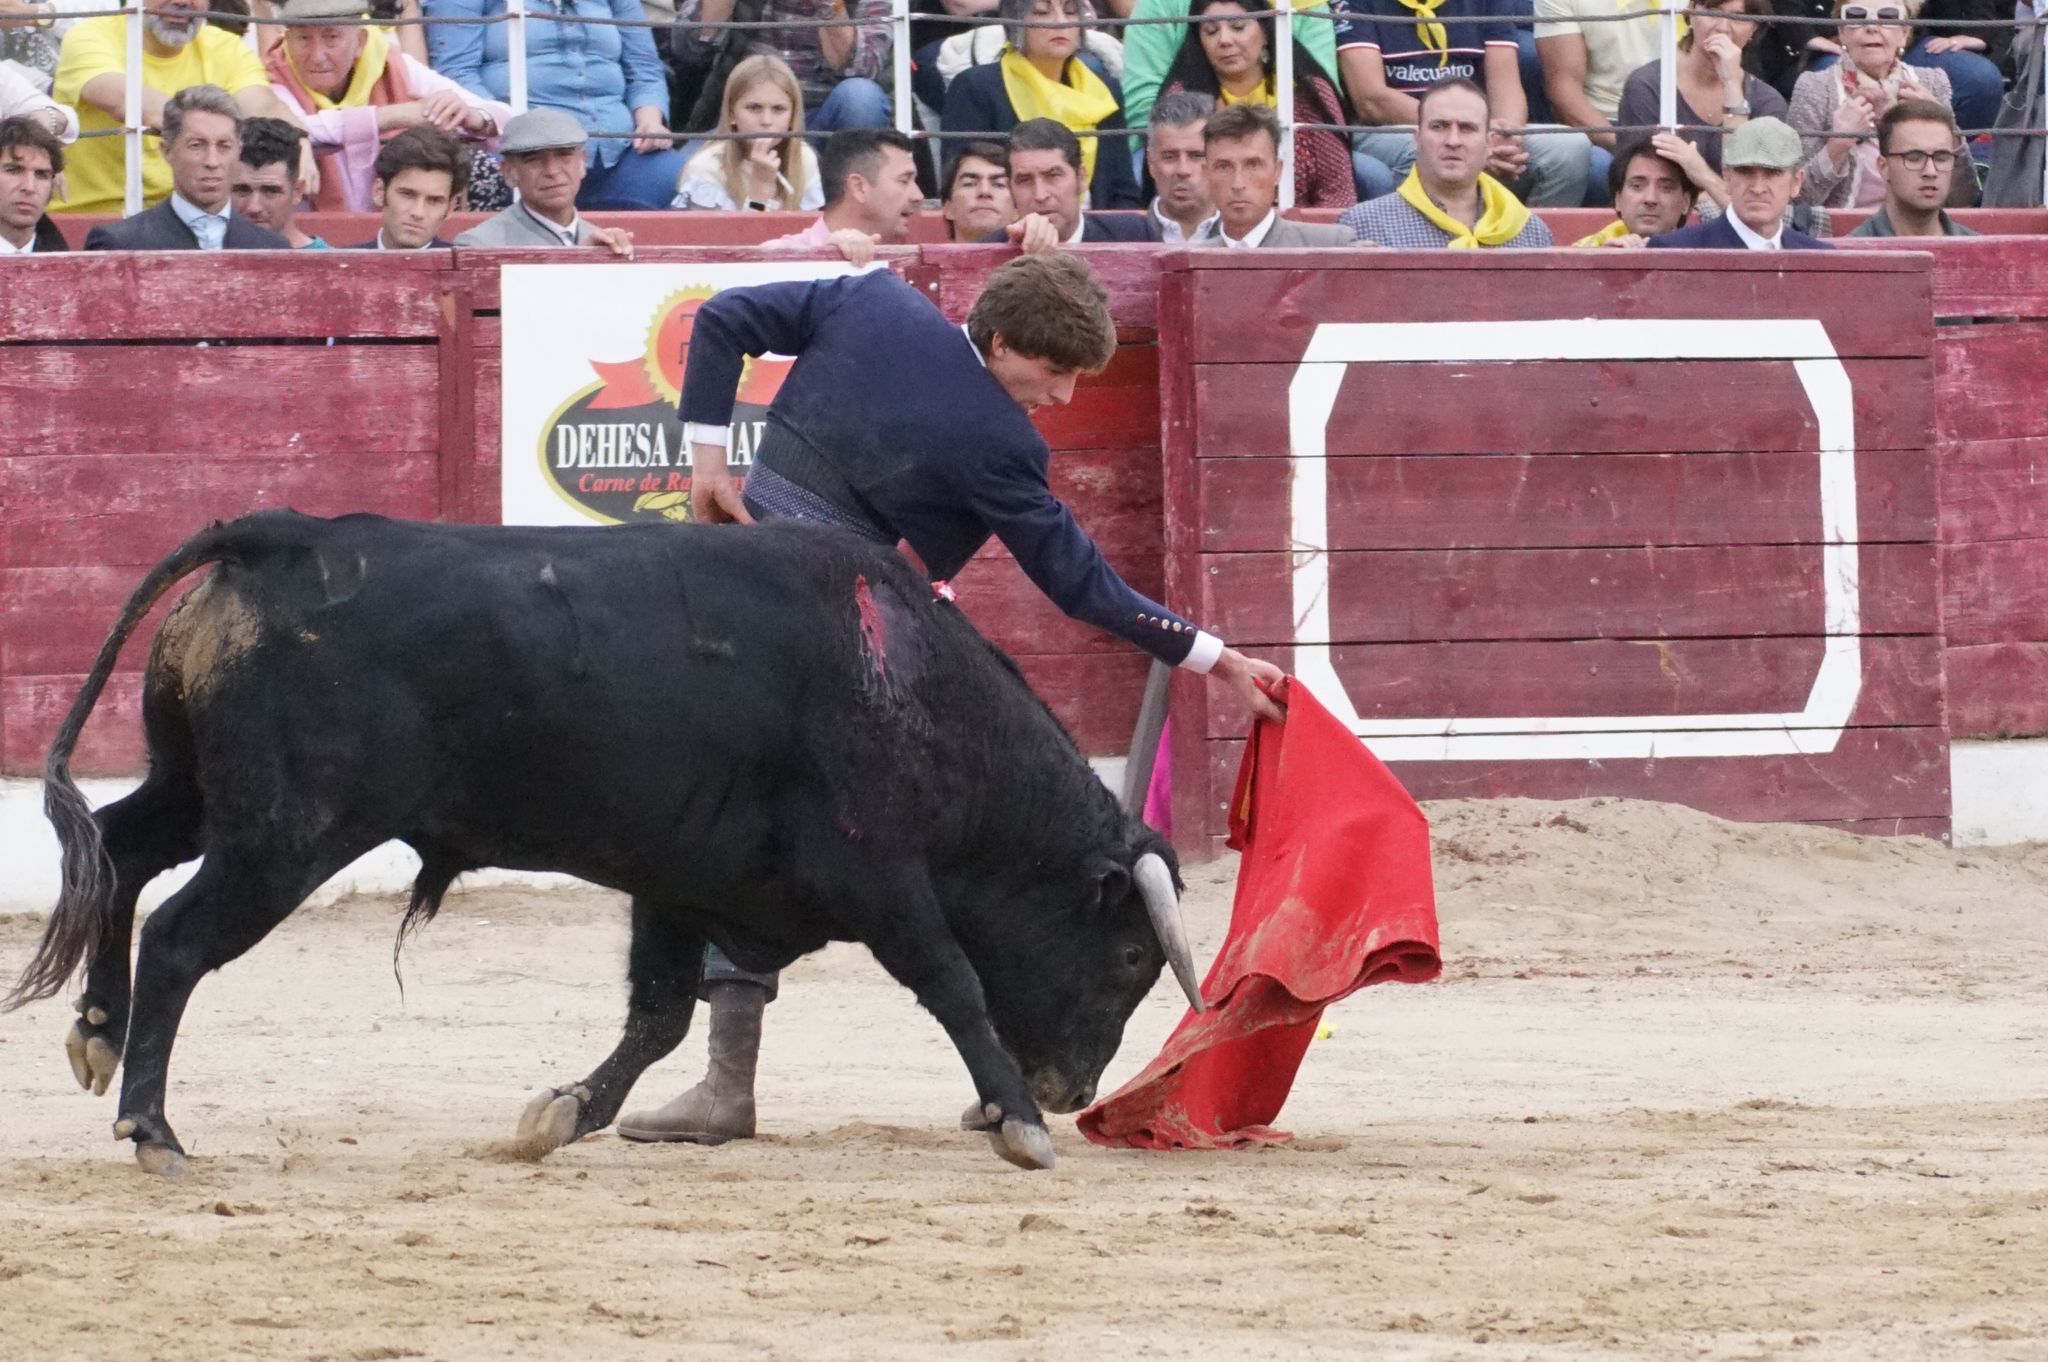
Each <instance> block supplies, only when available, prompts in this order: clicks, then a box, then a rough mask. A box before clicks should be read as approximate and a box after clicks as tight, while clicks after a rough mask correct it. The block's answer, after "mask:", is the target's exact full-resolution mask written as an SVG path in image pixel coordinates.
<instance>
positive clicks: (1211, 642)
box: [1180, 629, 1223, 674]
mask: <svg viewBox="0 0 2048 1362" xmlns="http://www.w3.org/2000/svg"><path fill="white" fill-rule="evenodd" d="M1221 656H1223V640H1222V639H1220V638H1218V637H1216V635H1214V634H1212V633H1210V632H1209V631H1208V630H1206V629H1198V630H1196V631H1195V646H1194V647H1192V648H1190V649H1188V655H1187V656H1186V657H1184V658H1182V659H1181V660H1180V665H1181V666H1183V667H1186V668H1187V669H1188V670H1189V671H1191V672H1202V673H1204V674H1206V673H1207V672H1208V670H1209V669H1210V668H1211V667H1213V666H1215V665H1216V659H1217V658H1219V657H1221Z"/></svg>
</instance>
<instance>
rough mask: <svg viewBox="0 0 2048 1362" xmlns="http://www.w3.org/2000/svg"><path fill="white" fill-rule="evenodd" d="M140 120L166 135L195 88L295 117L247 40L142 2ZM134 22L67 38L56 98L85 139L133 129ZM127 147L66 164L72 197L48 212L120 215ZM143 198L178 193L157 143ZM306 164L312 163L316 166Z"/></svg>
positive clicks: (200, 14)
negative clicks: (175, 110)
mask: <svg viewBox="0 0 2048 1362" xmlns="http://www.w3.org/2000/svg"><path fill="white" fill-rule="evenodd" d="M142 9H143V21H142V22H143V34H142V121H143V123H144V124H145V125H146V126H148V127H151V128H155V127H157V126H159V124H158V121H157V120H158V119H159V118H161V117H162V116H163V108H164V101H165V100H166V99H168V98H170V97H171V96H172V95H174V94H176V93H177V92H178V91H180V90H183V89H186V88H188V87H189V86H193V85H218V86H220V87H221V88H222V89H224V90H226V91H227V92H228V93H229V94H231V95H233V96H234V97H235V103H236V105H237V106H238V107H240V109H241V110H242V113H243V114H244V115H245V116H250V115H259V116H264V117H269V118H282V119H284V120H285V121H287V122H289V123H293V124H297V123H298V122H299V120H298V118H297V116H295V115H294V114H293V113H292V111H291V110H290V109H289V108H287V107H285V104H284V101H282V100H280V99H279V98H278V97H277V95H276V94H275V93H273V92H272V90H271V88H270V76H269V75H268V74H267V73H266V72H265V71H264V69H263V63H262V62H261V61H260V60H258V59H257V56H256V54H255V53H254V52H253V51H251V50H250V49H249V46H248V44H246V43H244V42H243V41H242V40H241V39H240V38H237V37H235V36H234V35H233V34H231V33H228V32H226V31H225V30H222V29H217V28H208V27H207V26H206V15H205V12H204V11H203V10H198V9H188V8H186V4H185V0H142ZM128 23H129V21H128V19H127V18H126V17H125V16H122V15H108V16H106V17H104V18H99V19H81V20H79V21H78V22H77V23H75V24H73V25H72V26H71V31H70V32H68V33H66V34H65V35H64V45H63V48H62V49H61V50H60V52H59V54H58V57H57V76H56V84H55V87H54V88H53V89H52V91H51V95H52V96H53V97H54V98H55V99H56V100H57V102H58V103H60V104H70V105H73V106H75V107H76V108H77V109H78V118H79V126H80V129H81V131H83V132H88V133H90V132H95V131H99V130H102V129H107V128H120V127H121V126H122V125H123V123H124V122H125V120H126V116H127V109H128V100H127V93H128V88H127V71H128V31H127V26H128ZM125 146H126V139H125V138H120V137H89V138H86V139H85V140H83V141H80V142H79V143H78V144H77V145H76V146H75V147H73V148H71V152H70V154H69V155H68V156H66V157H65V158H64V159H65V167H64V180H65V187H66V189H67V196H66V198H65V199H64V200H63V202H61V203H56V204H52V205H51V208H52V209H53V210H54V211H57V212H64V213H118V212H120V211H121V208H122V188H123V184H124V177H123V155H124V148H125ZM142 146H143V152H142V156H143V160H142V198H143V202H144V203H145V204H155V203H158V202H161V201H162V200H163V199H164V198H165V197H166V196H167V195H168V194H169V193H170V192H171V171H170V167H169V166H167V165H165V164H164V158H163V152H162V151H161V150H160V149H159V147H158V145H157V142H156V139H155V138H154V137H145V138H144V139H143V144H142ZM307 159H308V164H310V163H311V158H310V157H309V158H307Z"/></svg>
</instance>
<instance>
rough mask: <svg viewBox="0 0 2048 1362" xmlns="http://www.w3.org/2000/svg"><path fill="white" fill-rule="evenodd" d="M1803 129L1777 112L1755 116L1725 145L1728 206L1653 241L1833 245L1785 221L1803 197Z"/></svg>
mask: <svg viewBox="0 0 2048 1362" xmlns="http://www.w3.org/2000/svg"><path fill="white" fill-rule="evenodd" d="M1805 159H1806V157H1805V152H1804V151H1803V150H1802V148H1801V146H1800V142H1799V134H1798V133H1796V132H1794V131H1792V128H1791V126H1790V125H1789V124H1787V123H1785V122H1784V121H1783V120H1782V119H1777V118H1752V119H1750V120H1749V121H1748V122H1747V123H1744V124H1743V125H1742V126H1741V127H1739V128H1737V129H1736V130H1735V131H1734V132H1732V133H1730V134H1729V136H1728V140H1727V141H1726V142H1725V143H1724V144H1723V145H1722V147H1721V177H1722V179H1724V180H1725V181H1727V184H1728V211H1727V212H1725V213H1723V214H1721V216H1720V217H1717V218H1710V219H1708V220H1707V221H1705V222H1702V223H1698V224H1696V225H1695V226H1691V227H1681V228H1679V229H1678V230H1677V231H1675V232H1666V233H1665V234H1664V235H1662V236H1660V237H1653V238H1651V240H1650V244H1651V245H1652V246H1658V247H1665V248H1677V249H1680V250H1686V249H1691V250H1710V251H1832V250H1833V249H1834V247H1833V246H1831V245H1829V244H1828V243H1827V242H1825V241H1821V240H1819V239H1817V238H1815V237H1810V236H1808V235H1807V234H1806V233H1804V232H1800V231H1794V230H1793V229H1792V228H1790V227H1787V226H1786V225H1785V210H1786V209H1788V208H1790V207H1791V206H1792V201H1793V200H1794V199H1796V198H1797V197H1799V186H1800V184H1801V183H1803V181H1804V179H1805V175H1804V173H1803V172H1802V171H1801V170H1800V169H1799V167H1800V165H1801V164H1802V163H1803V162H1804V161H1805Z"/></svg>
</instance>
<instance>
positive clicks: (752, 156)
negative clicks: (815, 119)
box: [675, 53, 825, 213]
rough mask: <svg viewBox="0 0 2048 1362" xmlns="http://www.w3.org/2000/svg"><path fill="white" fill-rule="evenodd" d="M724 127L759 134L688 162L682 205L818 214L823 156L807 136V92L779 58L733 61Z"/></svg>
mask: <svg viewBox="0 0 2048 1362" xmlns="http://www.w3.org/2000/svg"><path fill="white" fill-rule="evenodd" d="M718 130H719V131H720V132H725V133H742V134H756V135H752V136H742V137H735V138H729V139H727V140H723V141H718V142H711V143H708V144H707V145H706V146H705V147H704V149H703V150H701V151H699V152H698V153H697V154H696V155H694V156H692V157H691V158H690V160H689V163H688V164H687V165H685V166H684V167H683V175H682V180H681V182H680V183H678V184H677V186H676V201H675V206H676V207H677V208H706V209H712V210H716V211H723V212H728V213H729V212H733V211H735V210H741V209H752V210H754V211H755V212H770V211H789V212H795V211H803V212H815V211H816V210H817V209H819V208H822V207H824V204H825V191H824V186H822V185H821V184H820V183H819V182H818V158H817V156H816V155H815V154H813V152H812V151H811V148H810V145H809V144H808V143H807V142H805V141H804V137H803V132H804V100H803V91H802V89H801V88H800V87H799V86H798V85H797V82H796V73H795V72H794V71H792V70H790V69H789V64H788V63H787V62H785V61H783V60H782V58H780V57H773V56H769V55H768V54H766V53H761V54H758V55H756V56H752V57H748V58H747V59H746V60H745V61H742V62H741V63H740V64H739V65H737V66H735V67H733V69H732V75H731V76H729V77H728V78H727V79H726V82H725V99H724V102H723V105H722V107H721V108H720V110H719V115H718Z"/></svg>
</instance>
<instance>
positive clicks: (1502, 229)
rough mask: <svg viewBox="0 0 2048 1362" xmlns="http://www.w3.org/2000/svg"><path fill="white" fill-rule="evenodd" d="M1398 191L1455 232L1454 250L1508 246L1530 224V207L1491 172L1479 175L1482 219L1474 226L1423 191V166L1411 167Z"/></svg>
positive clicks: (1449, 230)
mask: <svg viewBox="0 0 2048 1362" xmlns="http://www.w3.org/2000/svg"><path fill="white" fill-rule="evenodd" d="M1396 192H1398V193H1399V194H1400V195H1401V197H1402V198H1403V199H1406V200H1407V201H1408V206H1409V207H1410V208H1413V209H1414V210H1415V211H1416V212H1418V213H1420V214H1422V216H1424V217H1426V218H1428V219H1429V220H1430V221H1431V222H1433V223H1435V224H1436V225H1437V226H1439V227H1441V228H1443V229H1444V230H1445V231H1446V232H1449V233H1450V234H1451V239H1450V241H1449V243H1447V244H1448V245H1449V246H1450V248H1451V249H1452V250H1460V249H1464V250H1470V249H1473V248H1475V247H1479V246H1505V245H1506V244H1507V243H1508V242H1510V241H1513V240H1514V239H1515V238H1516V237H1518V236H1520V235H1521V234H1522V229H1523V228H1524V227H1527V226H1528V225H1529V210H1528V209H1527V208H1524V207H1523V206H1522V201H1521V200H1520V199H1518V198H1516V197H1515V196H1514V195H1513V194H1511V193H1509V192H1508V187H1507V186H1506V185H1504V184H1502V183H1501V182H1500V181H1499V180H1496V179H1494V178H1493V176H1491V175H1484V174H1482V175H1481V176H1480V177H1479V221H1478V222H1477V223H1475V224H1474V225H1473V226H1470V227H1467V226H1466V225H1465V224H1464V223H1462V222H1460V221H1458V220H1457V219H1456V218H1454V217H1452V216H1451V215H1450V214H1449V213H1446V212H1445V211H1444V210H1443V209H1441V208H1439V207H1437V206H1436V204H1435V202H1434V201H1433V200H1431V198H1430V197H1429V195H1428V194H1426V193H1424V192H1423V189H1422V171H1421V169H1420V168H1419V167H1418V168H1414V169H1411V170H1409V172H1408V178H1407V179H1405V180H1403V181H1401V188H1400V189H1399V190H1398V191H1396Z"/></svg>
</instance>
